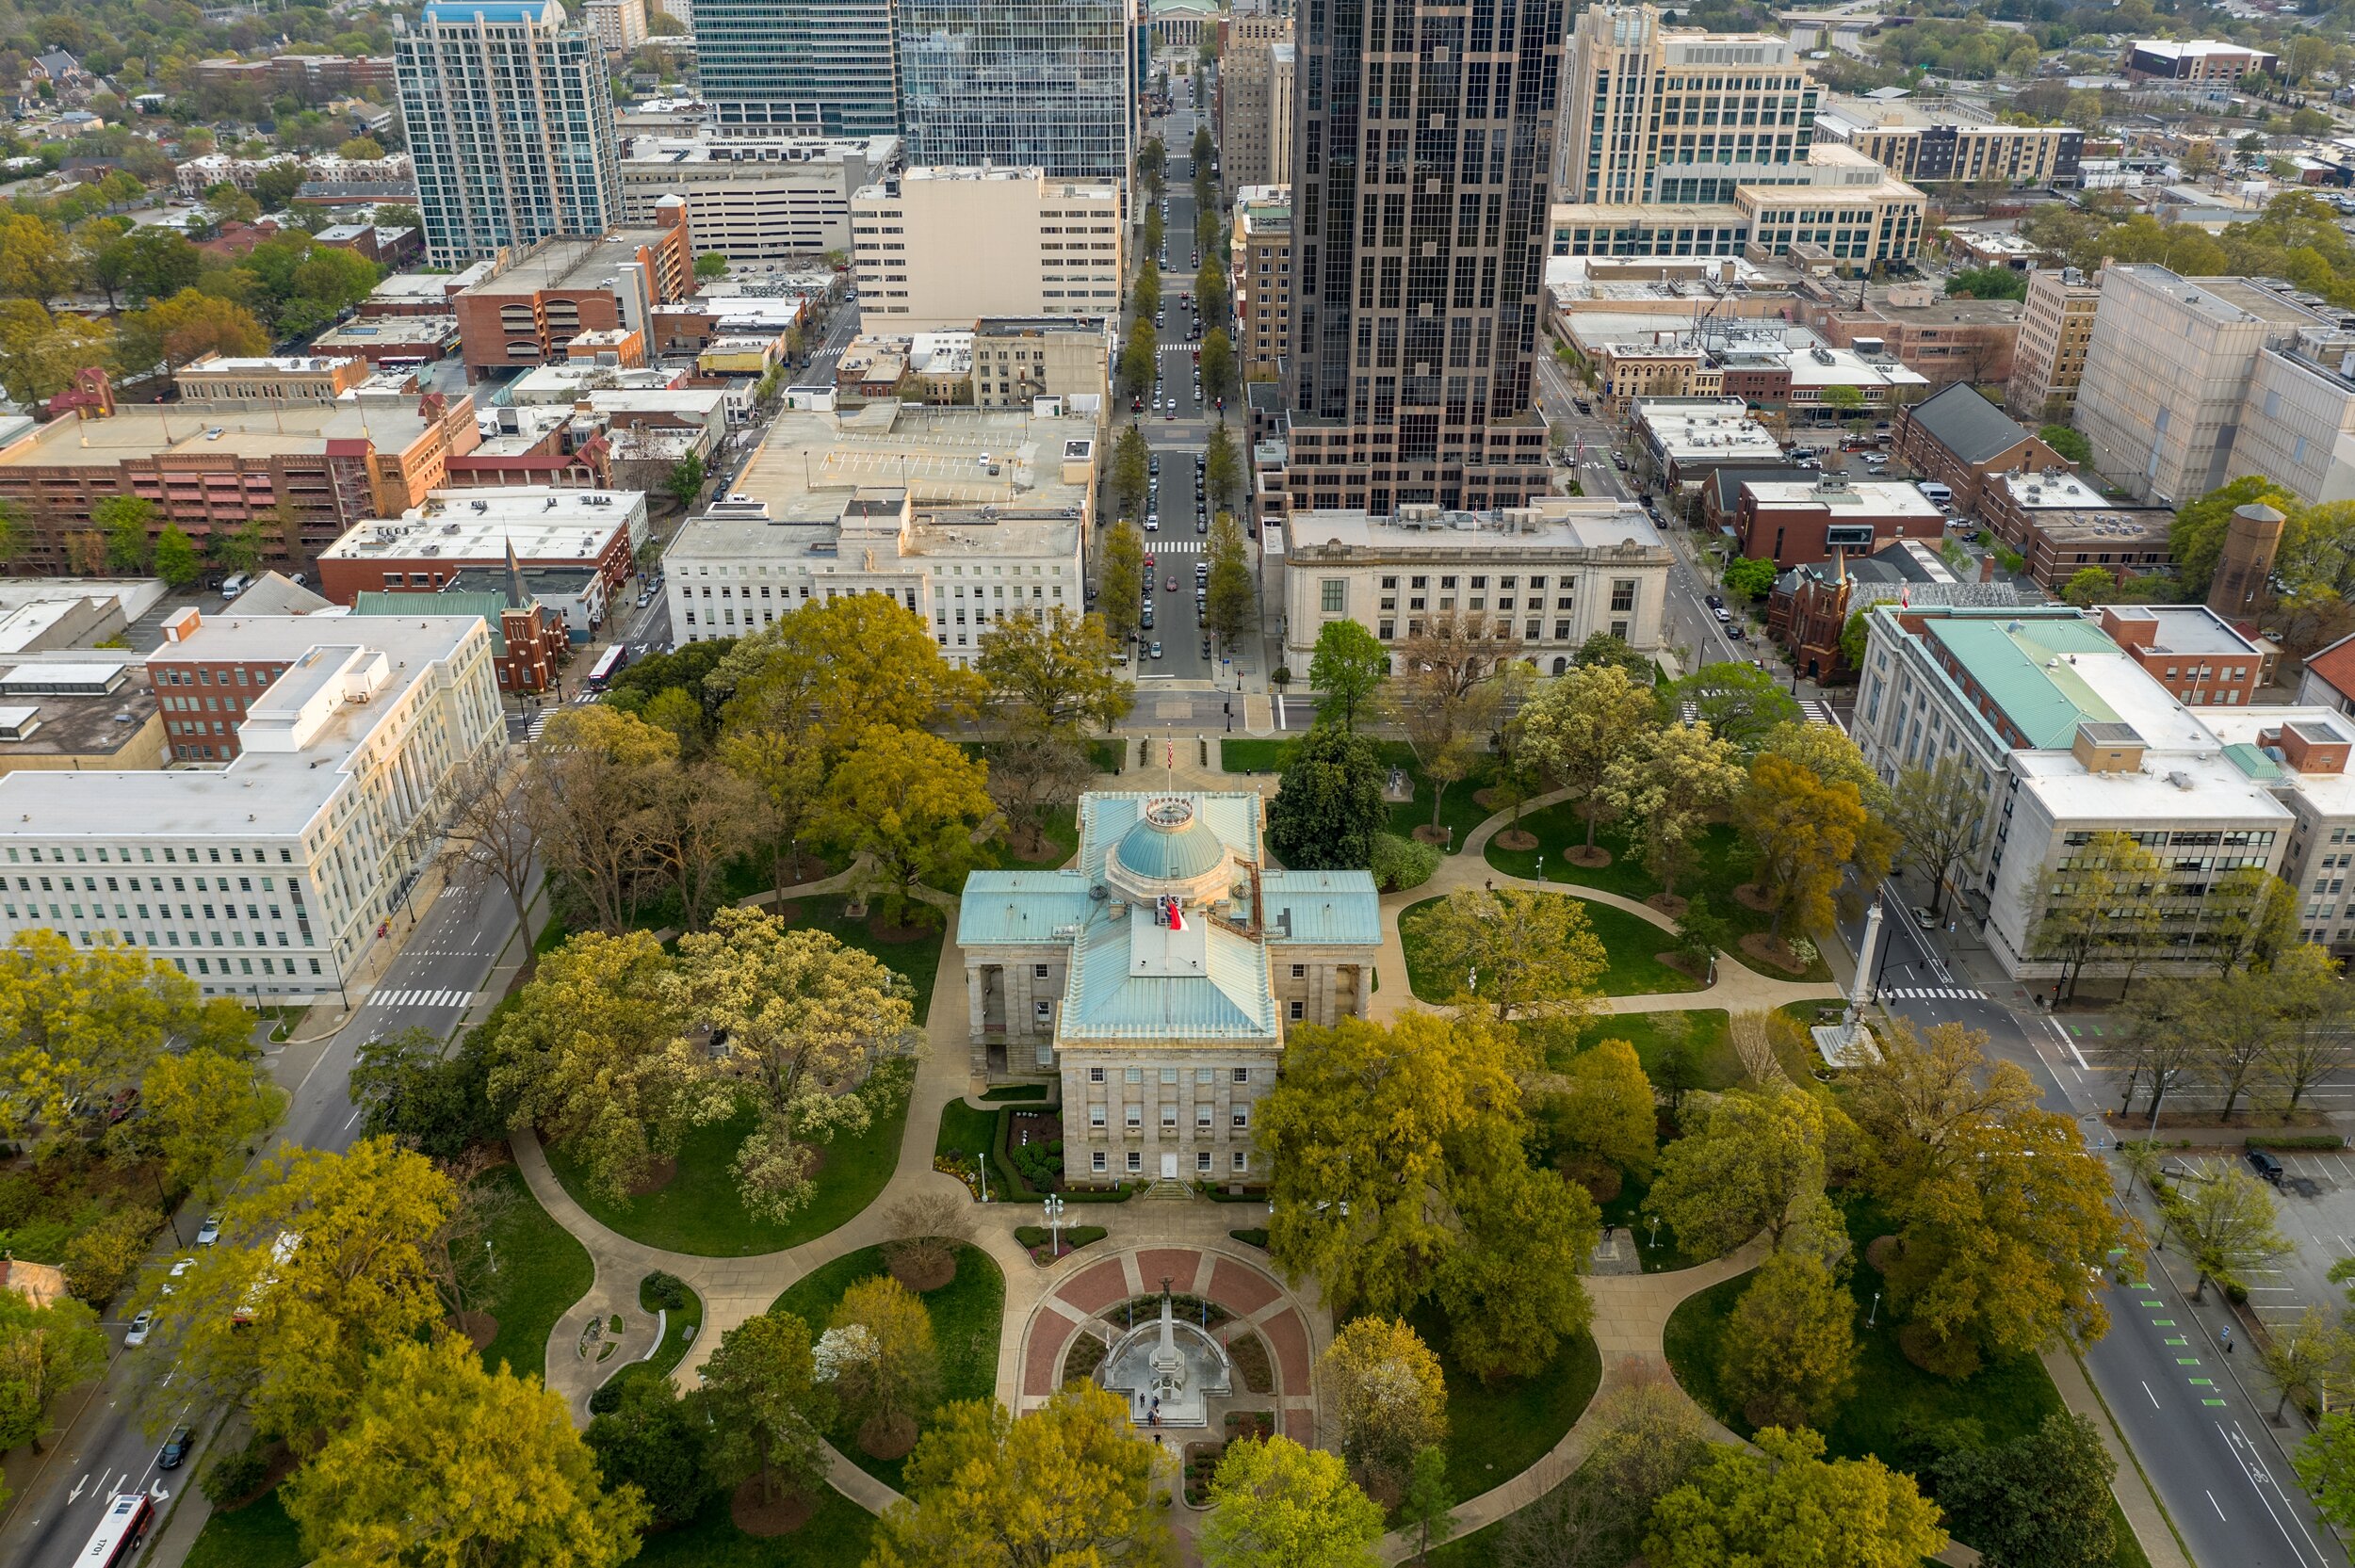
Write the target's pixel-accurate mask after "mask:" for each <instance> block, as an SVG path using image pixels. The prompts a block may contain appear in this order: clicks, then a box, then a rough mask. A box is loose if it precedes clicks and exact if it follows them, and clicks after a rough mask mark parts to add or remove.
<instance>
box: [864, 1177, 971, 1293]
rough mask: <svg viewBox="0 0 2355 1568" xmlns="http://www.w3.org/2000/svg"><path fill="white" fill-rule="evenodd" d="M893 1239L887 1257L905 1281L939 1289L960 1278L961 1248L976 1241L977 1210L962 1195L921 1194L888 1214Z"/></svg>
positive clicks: (887, 1246)
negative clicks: (975, 1216)
mask: <svg viewBox="0 0 2355 1568" xmlns="http://www.w3.org/2000/svg"><path fill="white" fill-rule="evenodd" d="M884 1223H885V1228H886V1229H887V1230H888V1232H889V1234H890V1239H889V1240H887V1241H885V1243H884V1256H885V1259H887V1260H888V1261H889V1263H890V1265H891V1271H892V1273H893V1274H895V1275H897V1276H898V1277H899V1278H900V1279H901V1281H902V1282H906V1281H910V1280H914V1281H918V1282H925V1281H937V1282H939V1284H933V1285H920V1283H919V1287H920V1288H930V1289H934V1290H937V1289H938V1288H940V1285H941V1284H946V1283H947V1282H948V1281H949V1280H950V1279H952V1278H954V1277H955V1275H956V1271H957V1249H958V1248H960V1247H962V1246H964V1245H966V1243H967V1242H969V1241H971V1240H972V1239H973V1231H974V1224H973V1209H972V1205H971V1204H968V1203H967V1202H966V1200H965V1198H964V1197H963V1196H961V1195H956V1194H951V1193H947V1192H919V1193H918V1194H916V1195H915V1196H913V1197H907V1198H902V1199H901V1200H900V1201H899V1202H898V1203H896V1204H892V1205H891V1206H890V1207H889V1208H888V1209H885V1211H884Z"/></svg>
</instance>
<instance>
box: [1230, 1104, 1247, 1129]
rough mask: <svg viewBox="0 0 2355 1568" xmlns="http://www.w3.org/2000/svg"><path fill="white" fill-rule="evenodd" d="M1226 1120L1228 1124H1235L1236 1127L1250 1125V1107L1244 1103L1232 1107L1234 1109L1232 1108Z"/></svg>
mask: <svg viewBox="0 0 2355 1568" xmlns="http://www.w3.org/2000/svg"><path fill="white" fill-rule="evenodd" d="M1228 1120H1229V1124H1230V1125H1233V1126H1237V1127H1248V1126H1250V1125H1251V1107H1249V1106H1246V1105H1239V1106H1236V1107H1234V1109H1233V1111H1232V1113H1231V1115H1230V1117H1229V1119H1228Z"/></svg>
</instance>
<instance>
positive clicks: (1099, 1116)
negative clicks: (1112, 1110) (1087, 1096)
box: [1088, 1105, 1104, 1127]
mask: <svg viewBox="0 0 2355 1568" xmlns="http://www.w3.org/2000/svg"><path fill="white" fill-rule="evenodd" d="M1103 1124H1104V1107H1102V1106H1100V1105H1092V1106H1090V1107H1088V1125H1089V1126H1091V1127H1100V1126H1102V1125H1103Z"/></svg>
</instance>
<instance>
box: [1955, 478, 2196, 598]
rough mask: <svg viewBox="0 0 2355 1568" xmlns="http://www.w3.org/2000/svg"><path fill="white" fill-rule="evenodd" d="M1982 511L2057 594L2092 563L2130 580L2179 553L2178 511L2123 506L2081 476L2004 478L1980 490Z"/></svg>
mask: <svg viewBox="0 0 2355 1568" xmlns="http://www.w3.org/2000/svg"><path fill="white" fill-rule="evenodd" d="M1978 515H1979V520H1980V521H1981V522H1983V523H1985V524H1987V525H1988V526H1989V527H1990V528H1992V529H1993V530H1994V532H1995V537H1996V538H1997V539H2000V540H2002V541H2003V542H2004V543H2005V544H2006V546H2008V547H2009V548H2011V549H2013V550H2016V551H2018V552H2019V553H2020V555H2021V556H2022V558H2024V559H2025V561H2026V565H2025V566H2024V567H2023V568H2022V570H2023V571H2025V573H2026V574H2027V575H2029V576H2030V577H2033V578H2035V579H2036V580H2037V581H2038V583H2040V584H2042V585H2043V586H2044V587H2045V588H2047V589H2050V590H2054V591H2055V592H2057V591H2058V590H2060V589H2061V588H2062V587H2063V586H2065V585H2066V584H2067V583H2068V581H2069V579H2070V578H2071V577H2073V576H2075V575H2076V574H2078V573H2079V572H2082V571H2084V570H2085V569H2086V568H2087V567H2088V566H2098V567H2100V568H2102V569H2103V571H2105V572H2108V573H2110V574H2113V575H2115V576H2116V577H2118V578H2119V579H2120V581H2123V580H2124V579H2126V578H2128V577H2139V576H2146V575H2148V574H2151V573H2152V572H2155V571H2157V570H2159V569H2160V568H2162V567H2165V566H2167V565H2168V564H2169V563H2170V562H2172V561H2173V560H2174V558H2175V557H2174V551H2173V547H2172V546H2171V544H2170V543H2169V542H2168V539H2169V535H2168V530H2169V529H2170V528H2171V527H2172V526H2173V525H2174V523H2175V514H2174V513H2173V512H2172V511H2169V510H2168V509H2167V508H2165V507H2128V506H2120V505H2117V504H2115V503H2113V502H2111V501H2109V500H2108V499H2107V498H2105V497H2104V496H2103V494H2102V493H2101V492H2100V491H2097V490H2095V489H2094V488H2093V487H2092V486H2091V485H2088V484H2087V483H2086V482H2085V481H2084V480H2083V479H2081V478H2079V477H2077V476H2076V475H2074V474H2058V473H2044V474H2000V475H1997V476H1996V477H1995V478H1994V479H1993V480H1992V481H1991V482H1990V483H1989V484H1988V485H1986V486H1985V487H1984V488H1982V489H1981V491H1980V492H1979V513H1978Z"/></svg>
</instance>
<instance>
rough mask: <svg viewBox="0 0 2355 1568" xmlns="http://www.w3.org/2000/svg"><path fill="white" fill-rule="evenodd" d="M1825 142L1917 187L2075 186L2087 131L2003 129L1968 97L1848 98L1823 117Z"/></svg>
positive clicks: (1832, 101) (1829, 103) (1832, 103)
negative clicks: (1932, 98)
mask: <svg viewBox="0 0 2355 1568" xmlns="http://www.w3.org/2000/svg"><path fill="white" fill-rule="evenodd" d="M1815 135H1816V137H1817V138H1818V145H1821V144H1822V142H1823V141H1825V140H1829V141H1834V142H1838V143H1840V144H1841V145H1843V146H1845V147H1850V148H1853V149H1855V150H1856V151H1857V152H1859V153H1861V154H1864V155H1865V156H1866V157H1868V158H1871V159H1873V160H1874V161H1875V162H1876V163H1878V164H1880V165H1881V166H1882V167H1883V168H1885V169H1887V170H1889V171H1890V172H1891V173H1892V174H1894V175H1896V176H1897V178H1899V179H1901V180H1909V181H1912V182H1913V183H1915V184H1916V185H1925V186H1927V185H1949V184H1952V185H2005V186H2012V187H2014V188H2018V187H2021V186H2054V187H2055V188H2059V189H2071V188H2074V186H2076V184H2077V172H2078V170H2077V166H2078V162H2079V160H2080V159H2081V158H2082V157H2083V156H2084V155H2085V143H2086V134H2085V132H2083V131H2081V130H2078V129H2077V128H2076V127H2074V126H2069V125H2002V124H1998V123H1996V121H1995V119H1994V117H1993V116H1992V115H1990V113H1989V112H1988V111H1987V110H1986V109H1984V108H1982V107H1980V106H1979V105H1976V104H1973V103H1969V102H1967V101H1964V100H1961V99H1934V100H1923V99H1912V98H1900V99H1894V100H1891V99H1882V98H1844V97H1837V96H1835V97H1832V98H1829V99H1827V100H1826V101H1825V104H1824V106H1823V108H1822V109H1820V110H1818V111H1817V112H1816V116H1815Z"/></svg>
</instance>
